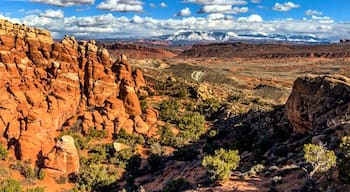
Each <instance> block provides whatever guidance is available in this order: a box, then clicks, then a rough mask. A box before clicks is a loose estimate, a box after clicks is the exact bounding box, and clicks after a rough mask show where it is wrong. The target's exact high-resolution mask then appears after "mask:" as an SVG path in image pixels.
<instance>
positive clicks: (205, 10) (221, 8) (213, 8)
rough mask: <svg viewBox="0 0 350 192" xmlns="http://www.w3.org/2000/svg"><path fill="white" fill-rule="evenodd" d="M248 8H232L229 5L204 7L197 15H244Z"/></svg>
mask: <svg viewBox="0 0 350 192" xmlns="http://www.w3.org/2000/svg"><path fill="white" fill-rule="evenodd" d="M247 11H248V7H232V6H231V5H204V6H203V7H202V8H201V9H200V10H199V13H227V14H238V13H246V12H247Z"/></svg>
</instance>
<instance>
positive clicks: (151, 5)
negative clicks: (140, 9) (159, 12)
mask: <svg viewBox="0 0 350 192" xmlns="http://www.w3.org/2000/svg"><path fill="white" fill-rule="evenodd" d="M149 6H150V7H152V8H156V7H157V5H156V4H154V3H150V4H149Z"/></svg>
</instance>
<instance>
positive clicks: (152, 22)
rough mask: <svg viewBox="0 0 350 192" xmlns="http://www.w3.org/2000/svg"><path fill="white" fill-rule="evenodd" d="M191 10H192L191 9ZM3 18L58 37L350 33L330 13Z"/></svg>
mask: <svg viewBox="0 0 350 192" xmlns="http://www.w3.org/2000/svg"><path fill="white" fill-rule="evenodd" d="M188 11H190V10H189V9H188ZM0 18H6V19H7V20H10V21H12V22H16V23H24V24H26V25H29V26H33V27H38V28H45V29H48V30H50V31H51V32H52V35H53V36H54V38H57V39H60V38H62V37H63V36H64V34H70V35H75V36H76V37H78V38H84V39H88V38H95V39H101V38H122V37H130V36H134V37H150V36H158V35H165V34H173V33H175V32H176V31H180V30H194V31H208V32H210V31H222V32H232V33H235V34H238V35H239V34H281V35H287V36H288V35H310V34H311V35H314V36H315V37H319V38H329V39H332V40H335V41H337V40H339V39H341V38H345V37H347V36H348V34H349V31H350V25H349V24H348V23H336V22H335V21H334V20H333V19H332V18H330V17H318V16H312V17H310V18H305V19H293V20H292V19H279V20H268V21H266V20H263V18H261V16H259V15H256V14H252V15H250V16H247V17H239V18H237V19H234V18H233V17H232V15H225V14H222V13H215V14H209V15H208V16H207V17H183V18H171V19H154V18H150V17H142V16H134V17H132V18H127V17H125V16H120V17H115V16H113V15H112V14H111V13H109V14H103V15H96V16H85V17H78V16H72V17H65V18H62V19H56V18H49V17H40V16H38V15H28V16H25V17H23V18H9V17H6V16H4V15H2V14H1V13H0Z"/></svg>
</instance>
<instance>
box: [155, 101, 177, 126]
mask: <svg viewBox="0 0 350 192" xmlns="http://www.w3.org/2000/svg"><path fill="white" fill-rule="evenodd" d="M180 107H181V105H180V103H179V102H177V101H176V100H165V101H163V102H162V103H161V104H160V105H159V117H160V119H162V120H163V121H177V120H178V117H179V109H180Z"/></svg>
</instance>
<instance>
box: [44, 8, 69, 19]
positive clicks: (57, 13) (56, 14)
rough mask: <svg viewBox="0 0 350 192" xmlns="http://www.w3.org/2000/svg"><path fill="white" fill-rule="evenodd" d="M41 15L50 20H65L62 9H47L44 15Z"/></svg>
mask: <svg viewBox="0 0 350 192" xmlns="http://www.w3.org/2000/svg"><path fill="white" fill-rule="evenodd" d="M39 15H40V16H41V17H49V18H58V19H62V18H64V12H63V11H62V10H61V9H58V10H52V9H47V10H45V11H44V12H43V13H40V14H39Z"/></svg>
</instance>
